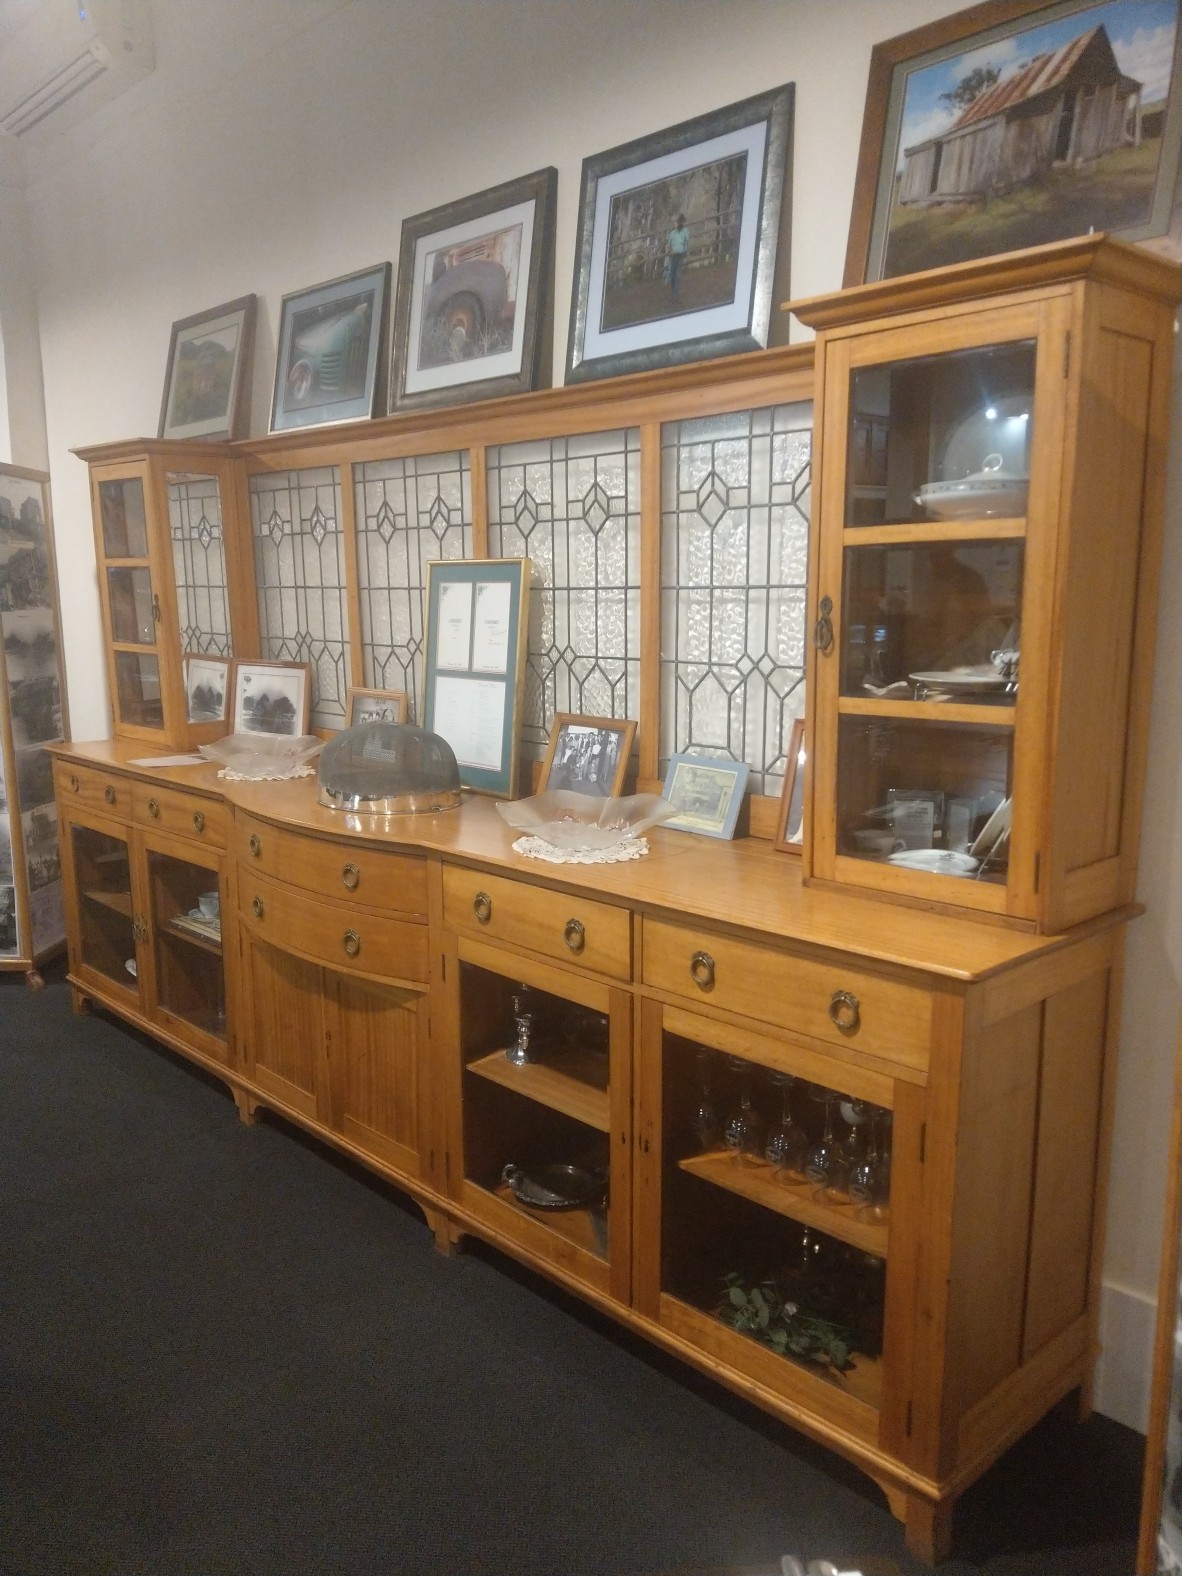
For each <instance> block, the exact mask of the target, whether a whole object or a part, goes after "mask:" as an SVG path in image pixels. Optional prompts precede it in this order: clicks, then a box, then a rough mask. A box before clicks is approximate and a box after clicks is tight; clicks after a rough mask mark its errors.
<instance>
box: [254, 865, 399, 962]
mask: <svg viewBox="0 0 1182 1576" xmlns="http://www.w3.org/2000/svg"><path fill="white" fill-rule="evenodd" d="M239 874H240V877H241V879H240V881H239V893H240V904H241V908H240V913H241V917H242V922H243V924H244V925H246V927H247V928H248V929H249V930H250V931H252V932H253V933H254V934H255V935H256V936H258V937H260V938H261V939H262V940H264V941H268V942H270V943H271V945H272V946H274V947H279V948H281V949H282V950H284V951H288V952H294V953H297V954H298V955H299V956H300V957H304V958H311V959H312V960H313V961H314V962H317V963H323V964H325V965H326V966H327V967H328V968H330V969H336V970H339V971H340V972H341V973H345V974H350V973H352V974H365V975H367V976H369V977H370V978H377V979H386V980H392V981H409V982H411V983H414V982H418V981H424V982H425V981H426V978H427V927H426V925H416V924H412V923H411V922H409V921H407V920H403V919H386V918H385V917H384V916H383V915H381V914H369V913H365V912H362V911H361V910H359V909H351V908H347V907H346V906H345V905H343V904H341V905H337V904H333V903H318V902H317V901H316V900H315V899H314V898H309V897H304V896H302V895H301V894H300V893H298V892H293V891H292V890H291V888H290V887H285V886H280V884H279V883H278V882H277V881H266V880H263V879H261V878H260V877H257V876H252V874H251V872H250V871H248V870H241V871H240V872H239Z"/></svg>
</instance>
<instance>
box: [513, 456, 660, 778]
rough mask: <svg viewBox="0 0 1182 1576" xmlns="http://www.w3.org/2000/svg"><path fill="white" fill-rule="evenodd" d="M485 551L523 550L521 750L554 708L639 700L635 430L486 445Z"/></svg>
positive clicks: (538, 740)
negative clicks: (525, 634) (525, 604)
mask: <svg viewBox="0 0 1182 1576" xmlns="http://www.w3.org/2000/svg"><path fill="white" fill-rule="evenodd" d="M487 458H488V535H489V553H490V554H491V555H492V557H494V558H524V557H528V558H530V559H532V560H533V586H532V589H531V593H530V619H529V654H528V658H527V666H526V679H525V695H524V704H523V708H522V717H523V722H522V733H521V742H522V751H523V753H524V755H525V756H526V757H527V758H533V759H535V760H537V759H540V758H541V757H542V755H543V754H544V753H545V749H546V741H547V739H548V737H549V733H550V725H551V723H552V722H553V720H554V714H555V712H574V713H576V714H582V715H584V716H594V717H621V718H623V717H636V716H637V715H638V714H639V709H640V433H639V430H638V429H636V428H631V429H629V430H627V431H620V432H597V433H590V434H587V435H582V436H578V437H572V438H554V439H543V440H540V441H538V442H532V443H514V444H506V445H503V446H500V447H496V448H490V449H489V450H488V456H487Z"/></svg>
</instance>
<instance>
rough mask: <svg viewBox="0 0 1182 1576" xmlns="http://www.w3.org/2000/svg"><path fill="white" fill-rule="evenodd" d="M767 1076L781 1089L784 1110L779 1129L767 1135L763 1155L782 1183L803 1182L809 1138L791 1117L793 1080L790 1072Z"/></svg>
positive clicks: (774, 1129) (794, 1080)
mask: <svg viewBox="0 0 1182 1576" xmlns="http://www.w3.org/2000/svg"><path fill="white" fill-rule="evenodd" d="M768 1076H769V1077H770V1079H771V1081H772V1083H774V1084H779V1085H780V1087H781V1088H782V1089H783V1092H784V1107H783V1113H782V1115H781V1117H780V1121H779V1124H778V1126H776V1127H773V1128H772V1130H771V1132H770V1133H769V1134H768V1139H767V1146H766V1148H765V1149H764V1155H765V1156H766V1158H767V1159H768V1161H769V1162H770V1163H771V1166H772V1168H773V1170H774V1171H775V1173H776V1175H777V1177H779V1179H780V1180H781V1181H782V1182H803V1181H804V1168H805V1162H806V1161H807V1159H808V1152H809V1139H808V1134H807V1133H806V1132H805V1130H804V1128H803V1127H802V1126H801V1125H800V1123H799V1122H797V1121H796V1120H795V1119H794V1117H793V1115H792V1085H793V1084H794V1083H795V1082H796V1079H795V1078H794V1077H793V1076H792V1074H791V1073H769V1074H768Z"/></svg>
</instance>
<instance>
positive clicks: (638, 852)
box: [513, 837, 648, 865]
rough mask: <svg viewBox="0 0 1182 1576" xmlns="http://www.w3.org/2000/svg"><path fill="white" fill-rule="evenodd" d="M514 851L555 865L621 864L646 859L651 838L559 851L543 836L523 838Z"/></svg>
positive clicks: (517, 842)
mask: <svg viewBox="0 0 1182 1576" xmlns="http://www.w3.org/2000/svg"><path fill="white" fill-rule="evenodd" d="M513 852H514V853H515V854H523V855H524V856H525V858H526V859H545V860H546V861H547V862H548V863H549V864H552V865H618V864H620V863H621V862H622V861H623V860H625V859H643V858H644V856H645V854H647V853H648V838H647V837H627V838H625V839H624V841H623V842H622V843H617V844H616V845H615V846H614V847H613V848H555V846H554V844H553V843H547V842H546V841H545V839H544V838H541V837H519V838H518V839H517V841H516V842H515V843H514V844H513Z"/></svg>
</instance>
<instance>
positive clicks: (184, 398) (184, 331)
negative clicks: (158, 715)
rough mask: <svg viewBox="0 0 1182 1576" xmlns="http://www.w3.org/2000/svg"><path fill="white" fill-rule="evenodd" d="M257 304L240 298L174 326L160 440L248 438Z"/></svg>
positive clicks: (162, 407)
mask: <svg viewBox="0 0 1182 1576" xmlns="http://www.w3.org/2000/svg"><path fill="white" fill-rule="evenodd" d="M255 304H256V303H255V297H254V296H252V295H248V296H240V297H239V298H238V300H237V301H226V302H224V303H223V304H222V305H221V306H215V307H211V308H210V309H209V311H207V312H198V313H196V315H195V316H193V317H184V318H181V320H180V321H179V322H177V323H174V324H173V325H172V338H171V339H170V340H169V345H168V367H167V369H166V371H165V374H164V398H163V400H162V401H161V405H160V430H159V432H158V433H157V436H158V437H161V438H245V437H246V432H247V428H248V426H249V425H250V366H251V359H252V356H253V354H254V319H255Z"/></svg>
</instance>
